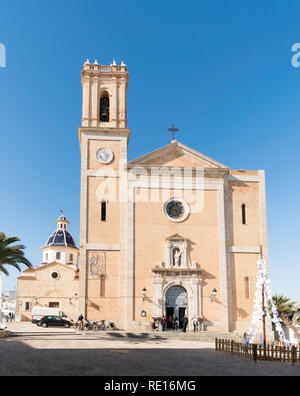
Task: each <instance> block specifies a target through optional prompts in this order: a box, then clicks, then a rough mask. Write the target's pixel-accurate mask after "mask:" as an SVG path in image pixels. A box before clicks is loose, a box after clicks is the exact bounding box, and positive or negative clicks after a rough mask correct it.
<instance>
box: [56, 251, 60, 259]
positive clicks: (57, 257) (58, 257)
mask: <svg viewBox="0 0 300 396" xmlns="http://www.w3.org/2000/svg"><path fill="white" fill-rule="evenodd" d="M56 260H60V252H56Z"/></svg>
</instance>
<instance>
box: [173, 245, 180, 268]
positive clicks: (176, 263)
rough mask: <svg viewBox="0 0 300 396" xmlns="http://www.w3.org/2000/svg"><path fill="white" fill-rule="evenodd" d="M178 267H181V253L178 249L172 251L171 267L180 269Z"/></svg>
mask: <svg viewBox="0 0 300 396" xmlns="http://www.w3.org/2000/svg"><path fill="white" fill-rule="evenodd" d="M180 266H181V252H180V250H179V249H174V255H173V267H180Z"/></svg>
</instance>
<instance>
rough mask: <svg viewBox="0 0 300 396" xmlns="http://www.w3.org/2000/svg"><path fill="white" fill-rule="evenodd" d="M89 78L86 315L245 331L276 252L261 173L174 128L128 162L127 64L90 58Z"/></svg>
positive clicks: (83, 232) (132, 325)
mask: <svg viewBox="0 0 300 396" xmlns="http://www.w3.org/2000/svg"><path fill="white" fill-rule="evenodd" d="M81 78H82V88H83V107H82V125H81V126H80V127H79V141H80V151H81V209H80V210H81V213H80V276H79V305H78V309H79V313H82V314H83V315H84V316H85V317H87V318H88V319H91V320H102V319H105V320H111V321H114V322H116V323H117V325H118V327H120V328H123V329H128V330H141V329H148V328H149V323H150V321H152V320H153V319H157V318H159V317H161V316H162V315H166V316H168V317H169V316H172V315H173V314H175V315H176V316H177V317H178V318H179V322H180V324H181V323H182V320H183V317H184V315H187V317H188V318H189V324H190V326H191V323H192V319H193V318H194V317H197V318H198V319H199V320H201V321H203V322H204V326H205V328H206V329H207V330H211V331H218V332H219V331H220V332H229V331H243V330H244V329H248V328H249V325H250V322H251V315H252V310H253V297H254V292H255V284H256V274H257V265H256V262H257V260H258V258H259V254H260V246H262V247H263V252H264V256H265V258H266V260H268V245H267V223H266V197H265V174H264V171H262V170H232V169H230V168H229V167H228V166H226V165H223V164H221V163H219V162H217V161H216V160H214V159H212V158H209V157H207V156H205V155H203V154H201V153H200V152H198V151H196V150H194V149H192V148H189V147H187V146H185V145H184V144H182V143H180V142H178V141H177V140H175V138H174V139H173V140H172V141H171V143H170V144H168V145H166V146H165V147H162V148H158V149H157V150H155V151H153V152H151V153H148V154H145V155H144V156H142V157H140V158H137V159H134V160H132V161H130V162H128V161H127V147H128V143H129V136H130V129H128V128H127V88H128V81H129V74H128V71H127V67H126V65H124V64H123V63H122V65H120V66H119V65H116V64H115V62H114V63H113V64H112V65H110V66H102V65H99V64H98V63H97V62H95V63H94V64H91V63H90V62H89V61H87V62H86V63H85V65H84V68H83V70H82V73H81ZM131 144H134V140H133V141H132V143H131Z"/></svg>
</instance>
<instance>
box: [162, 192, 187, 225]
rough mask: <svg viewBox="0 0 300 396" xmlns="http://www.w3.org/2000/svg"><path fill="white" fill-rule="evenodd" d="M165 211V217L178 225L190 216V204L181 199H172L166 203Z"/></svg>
mask: <svg viewBox="0 0 300 396" xmlns="http://www.w3.org/2000/svg"><path fill="white" fill-rule="evenodd" d="M163 209H164V214H165V216H166V217H167V218H168V219H169V220H171V221H173V222H176V223H178V222H180V221H184V220H185V219H186V218H187V217H188V215H189V214H190V207H189V205H188V203H187V202H186V201H185V200H183V199H180V198H170V199H169V200H168V201H167V202H165V204H164V208H163Z"/></svg>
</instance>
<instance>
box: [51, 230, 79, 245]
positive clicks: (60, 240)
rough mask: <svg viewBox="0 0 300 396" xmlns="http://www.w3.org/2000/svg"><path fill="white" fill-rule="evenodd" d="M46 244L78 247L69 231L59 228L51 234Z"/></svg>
mask: <svg viewBox="0 0 300 396" xmlns="http://www.w3.org/2000/svg"><path fill="white" fill-rule="evenodd" d="M46 246H68V247H72V248H76V243H75V241H74V239H73V237H72V235H71V234H70V233H69V231H67V230H57V231H55V232H53V234H51V236H50V238H49V239H48V241H47V243H46Z"/></svg>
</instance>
